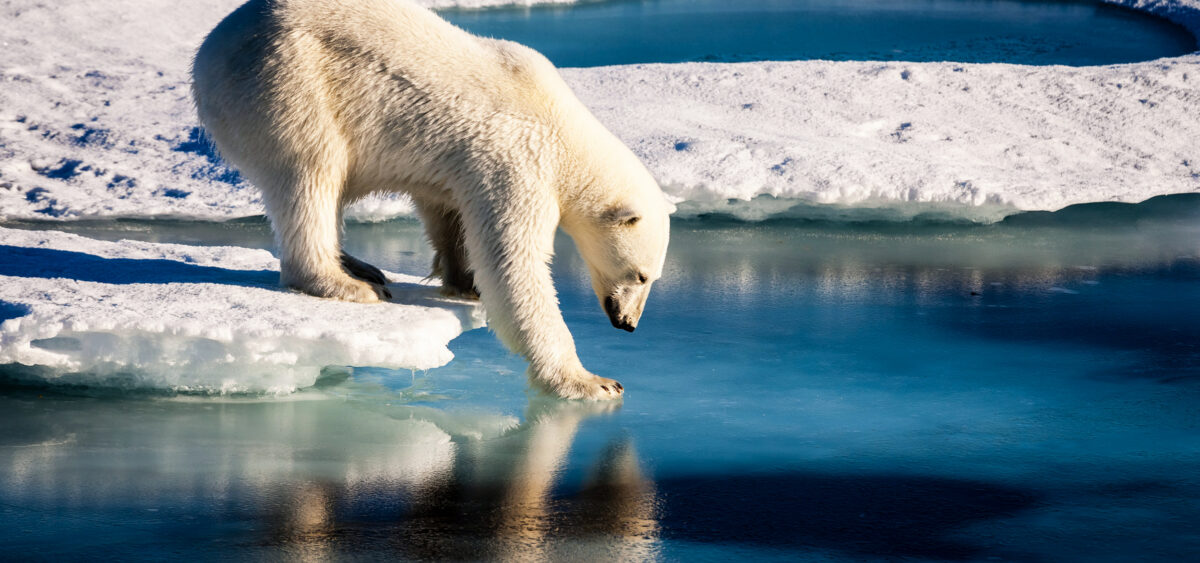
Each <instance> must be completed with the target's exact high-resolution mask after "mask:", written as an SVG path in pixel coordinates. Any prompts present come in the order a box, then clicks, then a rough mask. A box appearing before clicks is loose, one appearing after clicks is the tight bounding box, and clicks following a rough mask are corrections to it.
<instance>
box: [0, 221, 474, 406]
mask: <svg viewBox="0 0 1200 563" xmlns="http://www.w3.org/2000/svg"><path fill="white" fill-rule="evenodd" d="M388 276H389V278H390V279H391V280H392V282H393V283H392V284H391V285H390V286H389V287H390V289H391V291H392V294H393V295H394V296H395V302H393V303H388V304H372V305H363V304H357V303H344V302H338V301H332V300H324V299H317V298H315V297H310V296H307V295H303V294H300V293H296V292H292V291H288V290H285V289H281V288H280V287H279V286H278V282H279V262H278V261H277V260H276V259H275V258H274V257H272V256H271V254H270V253H268V252H267V251H265V250H251V249H245V248H236V247H198V246H185V245H177V244H154V243H145V242H134V241H120V242H105V241H98V240H93V239H88V238H84V237H81V236H77V235H72V234H66V233H61V232H54V231H26V230H15V229H7V228H0V321H3V322H0V365H5V364H7V365H9V366H8V368H6V370H5V371H6V372H9V373H17V374H19V376H20V377H28V378H34V379H38V380H42V381H46V382H53V383H69V384H84V385H101V386H108V387H125V388H153V389H173V390H179V391H194V392H220V393H231V392H266V393H287V392H291V391H293V390H295V389H298V388H302V387H307V386H310V385H312V384H313V383H314V382H315V381H316V379H317V377H318V375H319V374H320V371H321V369H322V368H324V367H326V366H365V365H369V366H377V367H383V368H393V369H400V368H408V369H429V368H433V367H437V366H440V365H443V364H445V363H446V362H448V361H450V359H451V358H452V356H453V355H452V354H451V352H450V350H449V349H448V348H447V344H448V343H449V341H450V340H451V339H453V338H454V337H455V336H457V335H458V334H459V333H461V332H462V331H463V330H464V329H470V328H475V327H478V326H481V325H482V314H481V310H480V309H478V308H477V307H476V306H475V305H473V304H470V303H467V302H462V301H455V300H447V299H443V298H440V297H439V296H438V293H437V288H436V287H433V286H430V285H428V284H427V283H426V282H422V281H421V280H419V279H418V278H414V277H412V276H406V275H401V274H392V273H389V274H388ZM12 364H21V365H24V366H36V367H33V368H28V369H20V368H16V367H15V366H13V365H12Z"/></svg>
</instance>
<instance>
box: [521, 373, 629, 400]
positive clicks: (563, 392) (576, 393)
mask: <svg viewBox="0 0 1200 563" xmlns="http://www.w3.org/2000/svg"><path fill="white" fill-rule="evenodd" d="M534 382H535V383H536V384H538V386H539V387H541V388H542V390H544V391H546V392H547V393H549V394H551V395H554V396H556V397H559V398H561V399H581V400H585V401H611V400H614V399H620V398H621V397H623V396H624V395H625V387H624V386H622V385H621V383H620V382H618V381H617V380H615V379H609V378H607V377H600V376H598V375H593V374H591V373H588V372H583V373H582V374H580V375H577V376H574V377H568V378H564V379H562V380H559V381H555V382H545V381H539V380H536V379H535V381H534Z"/></svg>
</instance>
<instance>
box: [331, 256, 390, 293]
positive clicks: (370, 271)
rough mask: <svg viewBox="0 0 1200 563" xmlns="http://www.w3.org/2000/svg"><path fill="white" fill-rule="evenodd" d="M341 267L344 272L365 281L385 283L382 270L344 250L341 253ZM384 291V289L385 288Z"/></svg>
mask: <svg viewBox="0 0 1200 563" xmlns="http://www.w3.org/2000/svg"><path fill="white" fill-rule="evenodd" d="M342 267H343V268H345V269H346V273H348V274H350V275H352V276H354V277H356V278H358V279H360V280H362V281H365V282H367V283H371V284H375V285H380V286H384V285H387V283H388V279H387V276H386V275H384V273H383V270H380V269H379V268H376V267H375V266H372V265H370V264H368V263H366V262H363V261H362V260H359V259H358V258H355V257H353V256H351V255H349V254H346V253H345V252H343V253H342ZM385 291H386V290H385Z"/></svg>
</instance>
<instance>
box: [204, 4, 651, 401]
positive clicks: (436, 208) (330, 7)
mask: <svg viewBox="0 0 1200 563" xmlns="http://www.w3.org/2000/svg"><path fill="white" fill-rule="evenodd" d="M193 78H194V94H195V98H196V106H197V109H198V111H199V114H200V118H201V120H202V121H203V122H204V124H205V126H206V128H207V130H208V133H209V134H210V135H211V137H212V139H213V140H214V141H215V142H216V144H217V148H218V149H219V150H220V151H221V153H222V154H223V155H224V156H225V158H227V159H228V160H229V161H230V162H232V163H233V164H234V165H235V166H237V167H238V168H239V169H241V171H242V172H243V173H244V174H245V175H246V176H247V177H248V178H249V179H250V180H251V181H252V182H253V183H254V184H255V185H256V186H258V188H259V189H260V190H262V192H263V199H264V201H265V202H266V208H267V213H268V215H269V216H270V217H271V222H272V225H273V226H274V229H275V233H276V238H277V242H278V245H279V247H280V259H281V262H282V281H283V283H284V284H286V285H289V286H292V287H295V288H297V289H300V290H302V291H305V292H307V293H311V294H313V295H317V296H322V297H330V298H336V299H346V300H351V301H363V302H369V301H375V300H377V299H379V298H381V297H386V296H387V292H386V289H384V287H383V285H382V284H380V283H373V282H379V281H382V280H378V279H373V278H372V276H371V273H370V268H371V267H370V266H369V265H366V264H363V263H362V262H360V261H358V260H356V259H353V258H351V257H349V256H345V255H343V254H342V251H341V241H340V235H341V232H340V231H341V210H342V209H343V208H344V207H345V206H346V204H348V203H349V202H352V201H354V200H356V199H359V198H361V197H363V196H366V195H367V194H370V193H372V192H377V191H393V192H403V193H407V194H409V195H410V196H411V197H412V198H413V200H414V202H415V203H416V205H417V208H418V211H419V213H420V215H421V217H422V219H423V221H424V222H425V226H426V230H427V232H428V234H429V238H430V241H431V242H432V243H433V245H434V248H435V250H436V251H437V258H436V259H435V263H434V273H435V274H437V275H440V276H441V277H442V279H443V288H444V291H446V292H447V293H450V294H457V295H467V296H472V295H473V294H474V289H475V288H478V291H479V294H480V297H481V299H482V300H483V304H484V306H485V308H486V309H487V311H488V317H489V324H490V325H491V327H492V329H493V330H494V331H495V332H496V334H497V335H498V336H499V337H500V339H501V340H502V341H503V342H504V343H505V344H506V345H508V346H509V347H510V348H511V349H513V350H514V351H516V352H518V353H520V354H522V355H524V356H525V357H526V358H527V359H528V360H529V362H530V375H531V378H532V381H533V382H534V383H535V384H537V385H538V386H539V387H541V388H543V389H545V390H548V391H550V392H552V393H554V394H556V395H558V396H560V397H566V398H593V399H601V398H615V397H619V396H620V395H621V393H622V388H621V387H620V385H619V384H616V382H615V381H613V380H611V379H605V378H601V377H597V376H595V375H592V374H591V373H589V372H588V371H587V370H585V369H584V368H583V366H582V364H581V363H580V361H579V359H578V357H577V356H576V352H575V344H574V341H573V340H572V338H571V333H570V332H569V331H568V330H567V326H566V324H565V323H564V322H563V319H562V314H561V313H560V312H559V310H558V304H557V299H556V294H555V291H554V286H553V282H552V280H551V277H550V270H549V266H548V263H549V260H550V258H551V254H552V252H553V246H552V244H553V239H554V233H555V231H556V229H557V227H558V226H559V225H560V223H561V225H562V227H563V229H564V230H565V231H566V232H567V233H568V234H570V235H571V236H572V238H573V239H574V240H575V242H576V245H577V246H578V248H579V250H580V253H581V254H582V255H583V257H584V259H585V260H586V261H587V263H588V265H589V268H590V270H591V273H592V280H593V286H594V288H595V290H596V295H597V297H598V298H599V299H600V300H601V303H606V302H607V306H606V310H607V312H608V313H609V316H610V318H612V320H613V324H614V325H617V326H621V327H623V328H626V329H627V330H632V329H633V327H634V326H636V324H637V321H638V318H639V317H640V316H641V311H642V307H643V306H644V304H645V300H646V296H647V295H648V293H649V289H650V284H651V283H652V282H653V281H654V280H655V279H657V278H658V277H659V276H660V275H661V273H662V265H663V260H664V257H665V254H666V247H667V238H668V232H669V224H668V223H669V218H668V217H669V211H668V209H667V206H668V204H667V203H666V201H665V199H664V197H663V195H662V192H661V190H660V189H659V187H658V185H657V184H656V183H655V181H654V179H653V178H652V177H651V176H650V174H649V172H647V171H646V169H645V167H644V166H642V164H641V162H639V161H638V160H637V158H636V157H635V156H634V155H633V154H632V153H631V152H630V151H629V149H628V148H626V147H625V146H624V145H623V144H621V142H620V141H618V140H617V139H616V138H615V137H614V136H613V135H612V134H611V133H609V132H608V131H607V130H606V129H605V128H604V127H603V126H602V125H600V123H599V122H598V121H596V119H595V118H594V117H593V116H592V115H591V114H590V113H589V112H588V110H587V109H586V108H585V107H584V106H583V105H582V104H581V103H580V102H579V101H578V99H576V97H575V95H574V94H573V93H572V92H571V91H570V89H569V88H567V86H566V84H564V83H563V81H562V80H561V78H560V77H559V75H558V72H557V71H556V70H555V68H554V67H553V65H551V64H550V62H549V61H547V60H546V59H545V58H544V57H542V56H541V55H540V54H538V53H537V52H535V51H533V50H531V49H529V48H526V47H523V46H521V45H518V44H515V43H511V42H508V41H499V40H492V39H485V38H480V37H475V36H473V35H470V34H468V33H467V32H465V31H463V30H461V29H459V28H457V27H454V26H452V25H450V24H449V23H447V22H445V21H444V20H442V19H441V18H439V17H438V16H437V15H435V14H434V13H432V12H430V11H429V10H426V9H425V8H422V7H419V6H417V5H415V4H413V3H411V2H408V1H404V0H274V1H272V0H251V1H250V2H248V3H247V4H245V5H243V6H242V7H240V8H238V9H237V10H236V11H235V12H234V13H233V14H231V15H230V16H228V17H227V18H226V19H225V20H224V21H222V22H221V23H220V24H219V25H218V26H217V28H216V29H214V30H213V31H212V33H210V34H209V36H208V38H207V39H206V40H205V41H204V44H203V45H202V46H201V47H200V50H199V52H197V54H196V60H195V64H194V67H193Z"/></svg>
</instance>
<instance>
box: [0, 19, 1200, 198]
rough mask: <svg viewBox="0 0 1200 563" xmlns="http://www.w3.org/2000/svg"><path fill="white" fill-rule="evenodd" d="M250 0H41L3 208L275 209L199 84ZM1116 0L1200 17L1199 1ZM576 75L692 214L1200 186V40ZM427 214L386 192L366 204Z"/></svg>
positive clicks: (8, 85)
mask: <svg viewBox="0 0 1200 563" xmlns="http://www.w3.org/2000/svg"><path fill="white" fill-rule="evenodd" d="M240 1H241V0H209V1H206V2H196V3H184V4H180V3H176V2H169V1H167V0H150V1H148V2H145V1H144V2H139V3H137V4H136V5H135V4H133V3H132V2H131V0H118V1H117V3H116V5H114V4H112V3H106V4H104V5H97V4H95V3H71V4H42V5H38V6H33V5H31V6H28V7H27V8H28V9H26V10H24V11H23V12H22V13H21V15H20V16H19V17H16V19H15V20H14V22H13V26H12V29H14V30H17V33H18V34H19V35H20V36H21V37H22V38H23V39H22V40H21V41H11V42H10V45H9V46H8V47H6V48H5V50H4V51H3V52H2V53H0V80H2V81H4V83H5V87H4V88H3V89H0V219H4V218H8V219H74V218H81V217H133V216H175V217H189V218H201V219H217V220H219V219H229V218H234V217H242V216H248V215H257V214H260V213H262V207H261V202H260V199H259V196H258V193H257V191H256V190H254V189H252V188H251V187H250V186H249V185H247V184H246V183H245V182H244V181H243V180H242V178H241V177H240V176H239V175H238V174H237V173H236V172H234V171H232V170H230V169H228V168H226V167H225V166H224V165H223V164H222V162H221V160H220V159H219V157H218V156H217V155H216V154H215V153H214V152H213V150H212V148H211V147H210V146H208V145H207V143H206V142H205V141H204V136H203V132H202V130H201V129H200V128H199V127H198V126H197V125H196V122H195V115H194V111H193V108H192V105H191V102H190V97H189V95H188V84H187V64H188V61H189V60H190V58H191V55H192V52H193V50H194V49H195V46H196V45H197V44H198V43H199V41H200V39H201V38H202V37H203V35H204V34H205V33H206V32H207V31H208V30H209V29H210V28H211V27H212V26H213V25H215V23H216V22H217V21H219V20H220V18H221V17H222V16H224V14H225V13H227V12H228V11H229V10H231V9H232V8H233V7H234V6H236V5H237V4H239V3H240ZM497 3H498V2H492V1H491V0H479V1H477V2H476V1H473V0H447V1H446V2H440V0H429V1H426V2H425V4H427V5H436V6H442V7H446V6H450V5H457V6H467V5H479V6H482V5H484V4H497ZM499 3H503V4H513V3H529V2H499ZM1112 3H1116V4H1121V5H1125V6H1129V7H1132V8H1136V9H1141V10H1145V11H1149V12H1152V13H1155V14H1158V15H1160V16H1163V17H1166V18H1168V19H1171V20H1173V21H1175V22H1176V23H1179V24H1181V25H1183V26H1185V27H1186V28H1188V29H1189V30H1190V31H1191V32H1192V33H1193V34H1197V33H1200V0H1113V1H1112ZM124 4H129V6H131V7H132V6H136V7H137V9H136V10H135V9H132V8H131V9H129V10H124V9H122V8H121V6H122V5H124ZM130 13H132V14H137V16H136V17H133V18H129V17H126V15H127V14H130ZM120 14H126V15H120ZM164 22H170V24H169V25H166V24H165V23H164ZM63 61H70V62H68V63H64V62H63ZM563 75H564V76H565V78H566V79H567V81H568V83H569V84H570V85H571V86H572V87H573V88H574V89H575V91H576V92H577V93H578V95H579V96H580V98H581V99H583V101H584V102H585V103H586V104H587V105H588V106H589V107H591V108H592V110H593V111H594V112H595V114H596V115H597V117H599V119H600V120H601V121H602V122H604V123H605V124H606V125H607V126H608V127H610V128H611V129H612V130H613V131H614V132H615V133H616V134H617V135H618V136H619V137H620V138H621V139H623V140H624V141H625V142H626V143H628V144H629V145H630V146H631V147H632V148H633V150H634V151H635V152H636V153H637V154H638V155H639V156H640V157H641V158H642V159H643V160H644V161H645V162H646V164H647V166H648V167H649V168H650V170H651V171H652V172H653V173H654V174H655V176H656V177H657V178H658V179H659V181H660V182H661V183H662V184H663V187H664V189H665V190H666V191H667V193H668V196H669V197H670V198H671V199H672V200H673V201H674V202H676V203H679V204H681V205H680V206H679V207H680V210H681V213H683V214H699V213H707V212H714V211H715V212H721V213H729V214H732V215H735V216H738V217H742V218H745V219H761V218H766V217H772V216H775V213H776V211H777V210H791V211H790V212H791V213H795V211H796V210H797V209H802V208H804V207H805V206H813V207H814V208H817V209H822V210H826V211H827V210H828V209H842V208H864V209H869V210H888V208H894V211H893V212H889V214H890V215H894V216H897V217H903V216H905V215H906V213H909V212H908V211H905V210H913V209H917V210H920V209H925V210H930V209H932V210H934V211H935V212H936V213H937V214H946V215H950V216H954V217H957V218H962V219H968V220H973V221H982V222H987V221H995V220H999V219H1001V218H1003V217H1004V216H1005V215H1007V214H1010V213H1013V212H1015V211H1018V210H1054V209H1059V208H1062V207H1065V206H1068V205H1072V204H1078V203H1086V202H1097V201H1122V202H1137V201H1142V200H1145V199H1148V198H1150V197H1153V196H1157V195H1163V194H1171V193H1188V192H1197V191H1200V153H1197V152H1196V149H1195V139H1197V138H1200V120H1197V119H1196V118H1195V110H1194V108H1196V107H1197V105H1198V104H1200V94H1198V92H1200V88H1198V87H1197V84H1198V82H1197V81H1198V80H1200V55H1198V54H1192V55H1187V56H1183V57H1176V58H1170V59H1161V60H1156V61H1150V62H1143V63H1135V64H1127V65H1113V66H1100V67H1059V66H1047V67H1034V66H1019V65H1005V64H959V63H905V62H886V63H884V62H829V61H796V62H754V63H735V64H709V63H685V64H656V65H630V66H616V67H604V68H589V69H566V70H564V71H563ZM797 204H798V205H799V207H798V205H797ZM821 206H829V207H821ZM411 211H412V208H411V206H410V205H409V204H408V202H407V201H405V200H404V199H402V198H374V199H370V200H368V201H365V202H362V203H360V204H358V205H356V206H355V207H353V208H352V209H351V210H350V213H349V216H350V217H351V218H355V219H358V220H382V219H388V218H391V217H395V216H399V215H407V214H410V213H411ZM822 212H824V211H822ZM921 212H922V211H918V212H917V213H918V214H919V213H921Z"/></svg>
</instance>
